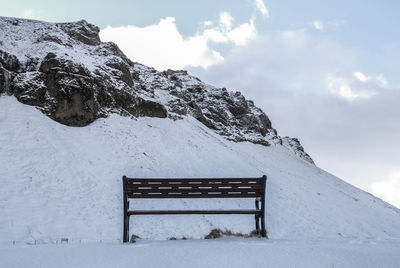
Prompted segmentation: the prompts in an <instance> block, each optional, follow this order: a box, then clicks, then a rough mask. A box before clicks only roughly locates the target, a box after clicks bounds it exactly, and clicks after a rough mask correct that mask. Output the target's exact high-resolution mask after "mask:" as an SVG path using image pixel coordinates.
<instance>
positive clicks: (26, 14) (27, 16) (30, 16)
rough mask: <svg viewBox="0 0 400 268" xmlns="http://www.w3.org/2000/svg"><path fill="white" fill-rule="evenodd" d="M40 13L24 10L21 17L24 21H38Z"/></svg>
mask: <svg viewBox="0 0 400 268" xmlns="http://www.w3.org/2000/svg"><path fill="white" fill-rule="evenodd" d="M40 13H41V12H40V11H36V10H34V9H24V10H23V11H22V17H23V18H25V19H38V18H39V14H40Z"/></svg>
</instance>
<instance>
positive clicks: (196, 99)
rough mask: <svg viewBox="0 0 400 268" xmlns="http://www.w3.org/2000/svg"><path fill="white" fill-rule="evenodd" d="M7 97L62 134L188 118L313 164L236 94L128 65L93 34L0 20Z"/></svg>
mask: <svg viewBox="0 0 400 268" xmlns="http://www.w3.org/2000/svg"><path fill="white" fill-rule="evenodd" d="M2 93H3V94H8V95H14V96H15V97H16V98H17V99H18V101H20V102H22V103H24V104H28V105H33V106H35V107H37V108H38V109H39V110H41V111H42V112H43V113H45V114H46V115H48V116H49V117H50V118H52V119H54V120H56V121H57V122H60V123H61V124H65V125H68V126H86V125H88V124H90V123H91V122H93V121H94V120H96V119H97V118H100V117H107V116H108V115H109V114H110V113H118V114H121V115H124V116H133V117H139V116H149V117H160V118H167V117H168V118H171V119H174V120H179V119H181V118H183V117H184V116H193V117H194V118H196V119H197V120H199V121H200V122H202V123H203V124H204V125H206V126H207V127H208V128H210V129H213V130H214V131H216V132H217V133H218V134H220V135H223V136H225V137H226V138H227V139H229V140H233V141H236V142H242V141H248V142H252V143H257V144H262V145H264V146H269V145H271V144H273V145H282V146H284V147H286V148H288V149H289V150H291V151H293V153H294V154H296V155H298V156H300V157H301V158H303V159H304V160H306V161H308V162H310V163H313V161H312V159H311V157H310V156H309V155H308V154H307V153H305V152H304V149H303V147H302V146H301V144H300V142H299V141H298V140H297V139H293V138H289V137H284V138H281V137H280V136H278V134H277V131H276V130H275V129H274V128H273V127H272V125H271V121H270V120H269V118H268V117H267V116H266V114H265V113H264V112H263V111H262V110H261V109H260V108H258V107H256V106H255V105H254V103H253V101H251V100H247V99H246V98H245V97H244V96H243V95H242V94H241V93H240V92H231V91H228V90H227V89H225V88H216V87H213V86H210V85H207V84H205V83H203V82H201V81H200V80H199V79H198V78H196V77H193V76H191V75H189V74H188V73H187V72H186V71H172V70H167V71H164V72H158V71H156V70H155V69H153V68H150V67H147V66H144V65H142V64H140V63H136V62H132V61H131V60H130V59H128V58H127V57H126V56H125V55H124V54H123V53H122V52H121V51H120V49H119V48H118V47H117V46H116V45H115V44H114V43H111V42H101V40H100V38H99V28H98V27H96V26H94V25H92V24H89V23H87V22H86V21H84V20H82V21H78V22H75V23H46V22H41V21H35V20H26V19H16V18H4V17H0V94H2Z"/></svg>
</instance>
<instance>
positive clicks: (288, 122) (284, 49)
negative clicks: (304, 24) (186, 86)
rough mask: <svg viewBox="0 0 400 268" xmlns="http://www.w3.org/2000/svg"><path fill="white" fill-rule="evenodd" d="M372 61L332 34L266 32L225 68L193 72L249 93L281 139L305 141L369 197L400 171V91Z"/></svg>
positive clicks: (236, 52)
mask: <svg viewBox="0 0 400 268" xmlns="http://www.w3.org/2000/svg"><path fill="white" fill-rule="evenodd" d="M367 58H368V55H365V54H363V51H360V50H357V49H356V48H352V47H347V46H346V45H343V44H341V43H339V42H337V41H336V40H333V39H331V38H329V37H327V36H326V35H313V34H312V32H311V31H310V32H309V31H307V29H298V30H288V31H274V32H265V33H263V34H262V35H261V34H259V35H258V36H257V37H256V38H255V40H253V41H252V42H251V43H249V44H247V45H246V46H244V47H236V48H235V49H233V50H232V51H231V52H230V53H228V54H227V55H226V56H225V59H224V61H222V62H220V63H219V64H217V65H214V66H210V67H209V68H208V69H206V70H203V69H199V68H190V69H189V71H190V72H191V73H193V74H195V75H197V76H198V77H200V78H201V79H202V80H203V81H205V82H206V83H209V84H213V85H216V86H219V87H226V88H228V89H230V90H239V91H242V93H243V94H244V95H245V96H246V98H249V99H252V100H254V101H255V104H256V105H258V106H259V107H261V108H262V109H263V110H264V111H265V112H266V114H267V115H268V116H269V117H270V119H271V120H272V123H273V126H274V127H275V128H276V129H277V130H278V133H280V134H281V135H289V136H292V137H298V138H300V141H301V142H302V144H303V145H304V147H305V150H306V151H307V152H308V153H310V154H311V156H312V157H313V158H314V160H315V162H316V163H317V165H318V166H320V167H321V168H323V169H326V170H328V171H329V172H332V173H333V174H335V175H336V176H338V177H340V178H342V179H344V180H346V181H348V182H350V183H352V184H354V185H356V186H358V187H361V188H362V189H365V190H368V191H370V190H371V185H372V184H373V183H376V182H378V181H380V180H382V178H387V177H390V174H388V171H390V170H393V169H395V168H399V165H398V159H400V151H399V150H398V149H397V148H400V139H398V137H397V136H398V133H400V120H398V118H400V106H399V105H398V100H399V99H400V90H399V89H397V88H396V87H394V86H393V85H392V84H391V83H390V81H388V80H389V79H387V78H386V77H385V75H384V74H383V73H380V72H376V73H367V71H365V68H364V67H365V63H366V61H365V59H367ZM388 143H389V144H390V145H389V146H388ZM382 191H383V190H382ZM396 192H397V193H398V194H397V197H396V198H397V199H396V200H398V201H399V200H400V194H399V191H398V190H397V191H396ZM381 196H382V195H381ZM383 198H384V199H385V200H387V201H389V202H392V203H394V201H392V200H388V199H386V197H383ZM398 201H397V202H398ZM397 204H398V203H397Z"/></svg>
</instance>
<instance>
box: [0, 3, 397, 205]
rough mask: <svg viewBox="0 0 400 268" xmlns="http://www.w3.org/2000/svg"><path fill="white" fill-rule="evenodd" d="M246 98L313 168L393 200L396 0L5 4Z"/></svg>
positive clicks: (6, 11)
mask: <svg viewBox="0 0 400 268" xmlns="http://www.w3.org/2000/svg"><path fill="white" fill-rule="evenodd" d="M0 6H1V7H2V8H1V10H0V15H1V16H12V17H24V18H32V19H39V20H45V21H51V22H66V21H77V20H80V19H85V20H87V21H88V22H90V23H93V24H95V25H97V26H99V27H100V29H101V32H100V37H101V39H102V40H103V41H113V42H115V43H117V44H118V46H119V47H120V48H121V49H122V51H123V52H124V53H125V54H126V55H127V56H128V57H130V58H131V59H132V60H133V61H137V62H141V63H143V64H146V65H149V66H152V67H154V68H156V69H158V70H164V69H186V70H188V71H189V72H190V73H191V74H193V75H195V76H198V77H199V78H200V79H201V80H203V81H204V82H206V83H209V84H212V85H215V86H218V87H226V88H228V89H229V90H238V91H241V92H242V93H243V94H244V95H245V96H246V97H247V98H248V99H252V100H254V102H255V104H256V105H258V106H259V107H261V108H262V109H263V110H264V111H265V113H266V114H267V115H268V116H269V117H270V119H271V120H272V123H273V126H274V127H275V128H276V129H277V130H278V133H279V134H280V135H282V136H286V135H288V136H291V137H298V138H299V139H300V141H301V143H302V144H303V146H304V148H305V150H306V151H307V152H308V153H309V154H310V155H311V156H312V157H313V159H314V161H315V162H316V164H317V165H318V166H319V167H321V168H323V169H325V170H327V171H329V172H331V173H333V174H334V175H336V176H338V177H340V178H342V179H343V180H345V181H347V182H349V183H351V184H353V185H355V186H357V187H360V188H362V189H364V190H366V191H369V192H371V193H373V194H374V195H377V196H378V197H381V198H382V199H384V200H386V201H387V202H390V203H392V204H394V205H396V206H398V207H400V161H399V159H400V137H399V133H400V120H399V118H400V105H399V104H400V76H399V75H398V71H399V70H400V34H399V33H400V32H399V31H400V20H399V19H398V13H399V11H400V1H397V0H382V1H372V0H363V1H361V0H352V1H344V0H337V1H316V0H303V1H295V0H293V1H278V0H242V1H232V0H230V1H225V0H221V1H215V0H213V1H210V0H203V1H184V0H171V1H151V0H149V1H122V0H114V1H112V2H111V1H101V0H97V1H75V0H70V1H44V0H43V1H40V0H37V1H28V0H26V1H16V0H14V1H3V0H0Z"/></svg>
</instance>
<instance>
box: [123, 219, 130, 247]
mask: <svg viewBox="0 0 400 268" xmlns="http://www.w3.org/2000/svg"><path fill="white" fill-rule="evenodd" d="M123 238H124V243H126V242H129V216H128V215H126V213H124V233H123Z"/></svg>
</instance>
